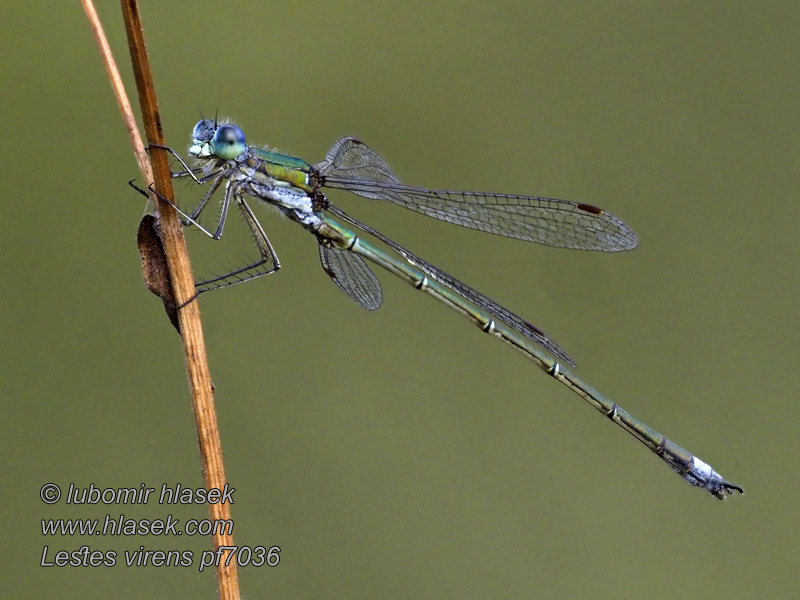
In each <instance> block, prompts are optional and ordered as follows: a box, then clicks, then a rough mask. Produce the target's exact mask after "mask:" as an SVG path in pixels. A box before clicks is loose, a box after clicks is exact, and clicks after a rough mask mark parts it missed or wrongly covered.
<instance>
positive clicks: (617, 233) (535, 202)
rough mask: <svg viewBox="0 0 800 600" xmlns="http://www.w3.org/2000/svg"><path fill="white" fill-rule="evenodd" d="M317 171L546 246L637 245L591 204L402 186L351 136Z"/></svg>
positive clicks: (348, 185)
mask: <svg viewBox="0 0 800 600" xmlns="http://www.w3.org/2000/svg"><path fill="white" fill-rule="evenodd" d="M315 166H316V168H317V169H318V170H319V172H320V175H321V176H322V178H321V185H323V186H327V187H331V188H338V189H344V190H348V191H350V192H353V193H354V194H358V195H359V196H363V197H364V198H371V199H375V200H377V199H380V200H388V201H390V202H394V203H395V204H398V205H400V206H403V207H405V208H408V209H410V210H413V211H415V212H418V213H422V214H424V215H427V216H429V217H432V218H434V219H439V220H440V221H446V222H448V223H454V224H456V225H461V226H462V227H468V228H470V229H477V230H478V231H484V232H487V233H494V234H497V235H502V236H505V237H510V238H515V239H518V240H526V241H529V242H537V243H539V244H545V245H547V246H557V247H561V248H574V249H580V250H602V251H606V252H615V251H620V250H631V249H633V248H635V247H636V245H637V244H638V243H639V240H638V238H637V237H636V234H635V233H634V232H633V230H631V229H630V227H628V226H627V225H626V224H625V223H623V222H622V221H621V220H619V219H618V218H617V217H615V216H614V215H611V214H609V213H607V212H606V211H604V210H603V209H601V208H597V207H596V206H592V205H590V204H580V203H577V202H570V201H569V200H555V199H552V198H539V197H536V196H515V195H511V194H493V193H481V192H455V191H448V190H428V189H424V188H418V187H413V186H408V185H403V184H402V183H400V180H399V179H398V178H397V176H396V175H395V174H394V173H393V172H392V170H391V169H390V168H389V167H388V165H387V164H386V163H385V162H384V161H383V159H382V158H381V157H380V156H378V155H377V154H376V153H375V152H373V151H372V150H370V148H369V147H368V146H366V145H365V144H364V143H363V142H361V141H359V140H357V139H355V138H351V137H345V138H342V139H340V140H339V141H338V142H336V143H335V144H334V145H333V147H332V148H331V149H330V151H329V152H328V155H327V157H326V158H325V160H324V161H322V162H320V163H318V164H317V165H315Z"/></svg>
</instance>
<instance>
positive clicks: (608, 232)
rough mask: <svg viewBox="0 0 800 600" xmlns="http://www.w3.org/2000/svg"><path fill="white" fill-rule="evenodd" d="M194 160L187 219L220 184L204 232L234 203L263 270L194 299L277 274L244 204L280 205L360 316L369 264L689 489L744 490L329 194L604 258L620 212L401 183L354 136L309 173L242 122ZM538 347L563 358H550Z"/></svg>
mask: <svg viewBox="0 0 800 600" xmlns="http://www.w3.org/2000/svg"><path fill="white" fill-rule="evenodd" d="M173 154H174V153H173ZM189 154H190V155H191V156H193V157H194V158H196V159H198V161H199V164H200V165H201V166H202V169H201V177H199V178H198V177H197V176H196V175H195V172H194V171H193V170H192V169H190V168H189V167H188V166H186V164H185V163H184V162H183V160H182V159H180V157H179V156H178V155H177V154H176V156H178V158H179V160H181V162H182V163H183V164H184V166H186V170H185V171H184V172H181V173H177V174H175V176H178V177H183V176H191V177H193V178H194V179H196V180H197V181H199V182H200V183H207V182H211V183H212V185H211V188H210V191H209V192H208V193H207V194H206V196H205V197H204V198H203V200H202V202H201V203H200V205H199V206H198V208H197V209H196V210H195V211H194V212H193V213H192V214H191V215H186V214H184V216H185V217H187V218H188V220H189V222H191V223H192V224H195V225H198V226H199V223H197V222H196V220H195V219H196V218H197V216H198V215H199V213H200V211H202V209H203V208H204V207H205V205H206V203H207V201H208V199H209V198H210V197H211V195H213V193H214V192H215V191H216V190H217V188H219V187H220V186H221V184H222V183H223V182H224V183H225V194H224V198H223V201H222V213H221V217H220V224H219V226H218V228H217V231H216V232H215V233H213V234H212V233H211V232H208V231H206V230H205V229H203V231H206V233H208V234H209V235H211V236H212V237H215V238H218V237H219V236H220V235H221V233H222V227H223V225H224V221H225V215H226V213H227V210H228V207H229V205H230V203H231V202H234V203H235V204H236V205H237V206H238V207H239V208H240V210H241V211H242V214H243V216H244V218H245V222H246V223H247V224H248V226H249V227H250V229H251V233H252V234H253V237H254V239H255V240H256V244H257V246H258V248H259V250H260V251H261V255H262V259H261V261H260V262H259V263H255V264H254V265H250V266H248V267H245V268H244V269H240V270H239V271H237V272H236V273H234V274H233V275H234V276H235V277H234V278H233V279H229V278H230V275H231V274H228V275H226V276H224V277H221V278H216V279H212V280H209V281H207V282H201V283H200V284H198V290H199V291H205V290H206V289H213V288H215V287H220V286H222V285H228V284H230V283H238V282H240V281H246V280H248V279H252V278H254V277H258V276H261V275H264V274H267V273H271V272H273V271H274V270H275V269H277V268H278V266H279V263H278V260H277V257H276V256H275V254H274V251H273V249H272V247H271V245H270V244H269V240H268V239H267V238H266V235H265V234H264V232H263V229H262V228H261V226H260V224H259V223H258V221H257V220H256V219H255V217H254V216H253V213H252V211H250V208H249V206H248V205H247V203H246V198H247V197H254V198H257V199H259V200H261V201H263V202H265V203H267V204H269V205H271V206H273V207H275V208H277V209H278V210H279V211H280V212H282V213H283V214H284V215H286V216H287V217H288V218H289V219H291V220H292V221H295V222H297V223H299V224H300V225H301V226H302V227H304V228H305V229H306V230H308V231H309V232H311V233H312V234H313V235H314V236H315V237H316V238H317V241H318V242H319V250H320V258H321V261H322V265H323V267H324V268H325V270H326V272H327V273H328V274H329V275H330V276H331V278H332V279H333V280H334V282H335V283H336V284H337V285H338V286H339V287H340V288H341V289H342V290H343V291H345V292H346V293H347V294H348V295H350V297H351V298H353V300H355V301H356V302H358V303H359V304H360V305H361V306H363V307H364V308H367V309H369V310H374V309H376V308H378V307H379V306H380V302H381V291H380V284H379V283H378V281H377V279H376V278H375V276H374V274H372V272H371V270H370V269H369V267H368V266H367V264H366V263H365V262H364V260H366V261H369V262H370V263H373V264H376V265H379V266H380V267H382V268H384V269H386V270H387V271H389V272H390V273H393V274H394V275H396V276H398V277H400V278H401V279H403V280H405V281H406V282H408V283H409V284H411V285H413V286H414V287H415V288H416V289H419V290H421V291H424V292H426V293H428V294H430V295H431V296H433V297H434V298H436V299H437V300H439V301H440V302H442V303H444V304H445V305H447V306H449V307H450V308H452V309H453V310H455V311H457V312H459V313H461V314H463V315H465V316H466V317H468V318H470V319H471V320H472V321H473V322H475V323H476V324H477V325H478V326H479V327H480V329H481V330H482V331H484V332H486V333H489V334H492V335H494V336H496V337H499V338H500V339H502V340H503V341H505V342H506V343H508V344H510V345H511V346H513V347H514V348H516V349H517V350H518V351H520V352H521V353H523V354H524V355H525V356H526V357H527V358H528V359H530V360H532V361H533V362H534V363H535V364H537V365H538V366H539V367H540V368H541V369H542V370H544V371H545V372H546V373H547V374H548V375H550V376H551V377H553V378H555V379H556V380H558V381H559V382H560V383H562V384H564V385H565V386H567V387H568V388H569V389H571V390H572V391H573V392H575V393H576V394H578V395H579V396H580V397H581V398H583V399H584V400H586V401H587V402H588V403H589V404H591V405H592V406H594V407H595V408H596V409H597V410H599V411H600V412H602V413H603V414H604V415H605V416H606V417H608V418H609V419H610V420H612V421H613V422H614V423H616V424H617V425H619V426H620V427H622V428H623V429H624V430H626V431H627V432H628V433H630V434H632V435H633V436H634V437H635V438H636V439H638V440H639V441H640V442H642V443H643V444H644V445H645V446H647V447H648V448H649V449H650V450H651V451H653V452H654V453H655V454H656V455H658V456H659V457H660V458H661V459H662V460H664V461H665V462H666V463H667V464H668V465H669V466H670V467H671V468H672V469H673V470H675V471H676V472H677V473H678V474H680V475H681V476H682V477H683V478H684V479H685V480H687V481H688V482H689V483H691V484H692V485H695V486H699V487H702V488H704V489H706V490H707V491H709V492H710V493H711V494H712V495H714V496H715V497H717V498H720V499H722V498H725V496H726V495H729V494H731V493H733V492H734V491H739V492H741V491H742V489H741V488H740V487H738V486H736V485H734V484H731V483H729V482H728V481H726V480H725V479H724V478H723V477H722V476H720V475H719V474H718V473H717V472H716V471H715V470H714V469H713V468H712V467H711V466H710V465H708V464H707V463H705V462H703V461H702V460H700V459H698V458H697V457H696V456H694V455H693V454H692V453H691V452H689V451H688V450H686V449H684V448H682V447H681V446H678V445H677V444H675V443H673V442H671V441H670V440H668V439H667V438H665V437H664V436H663V435H661V434H660V433H658V432H657V431H655V430H653V429H652V428H650V427H649V426H647V425H645V424H644V423H642V422H641V421H639V420H638V419H636V418H635V417H633V416H632V415H631V414H630V413H628V412H627V411H625V410H624V409H622V408H621V407H619V406H618V405H617V404H616V403H614V402H613V401H611V400H610V399H608V398H606V397H605V396H604V395H602V394H601V393H600V392H598V391H597V390H595V389H594V388H592V387H591V386H589V385H588V384H586V383H585V382H583V381H582V380H581V379H579V378H578V377H577V376H576V375H575V374H574V373H572V372H571V371H569V370H568V369H567V368H565V367H564V366H563V364H562V362H567V363H570V364H573V365H574V363H573V362H572V360H571V359H570V358H569V357H568V356H567V355H566V353H564V352H563V350H561V349H560V348H559V347H558V346H557V345H556V344H555V343H554V342H553V341H552V340H551V339H550V338H549V337H548V336H547V335H545V334H544V332H542V331H541V330H540V329H538V328H537V327H535V326H534V325H532V324H531V323H529V322H527V321H526V320H524V319H522V318H521V317H519V316H518V315H516V314H514V313H513V312H511V311H509V310H508V309H506V308H504V307H503V306H501V305H499V304H498V303H496V302H495V301H493V300H492V299H491V298H489V297H487V296H485V295H483V294H481V293H480V292H478V291H477V290H474V289H473V288H471V287H469V286H468V285H466V284H464V283H463V282H461V281H459V280H458V279H456V278H454V277H452V276H451V275H448V274H447V273H445V272H444V271H442V270H441V269H438V268H437V267H434V266H433V265H431V264H430V263H428V262H426V261H424V260H423V259H421V258H419V257H417V256H416V255H414V254H413V253H411V252H410V251H409V250H407V249H406V248H404V247H402V246H400V245H399V244H397V243H396V242H394V241H392V240H391V239H389V238H388V237H386V236H385V235H383V234H382V233H380V232H379V231H377V230H375V229H373V228H371V227H370V226H368V225H366V224H364V223H362V222H360V221H358V220H357V219H355V218H353V217H351V216H350V215H348V214H346V213H345V212H344V211H342V210H341V209H339V208H338V207H336V206H334V205H333V204H331V203H330V202H329V201H328V199H327V197H326V196H325V195H324V194H323V193H322V188H324V187H331V188H339V189H346V190H348V191H350V192H353V193H355V194H358V195H360V196H363V197H365V198H369V199H382V200H388V201H391V202H393V203H395V204H398V205H401V206H404V207H405V208H409V209H411V210H414V211H416V212H420V213H422V214H425V215H427V216H431V217H434V218H436V219H439V220H443V221H447V222H450V223H455V224H458V225H462V226H464V227H469V228H472V229H477V230H480V231H485V232H489V233H495V234H499V235H504V236H506V237H512V238H516V239H521V240H526V241H535V242H539V243H543V244H548V245H554V246H560V247H567V248H579V249H589V250H604V251H618V250H629V249H631V248H633V247H635V246H636V244H637V242H638V240H637V238H636V236H635V234H634V233H633V232H632V231H631V230H630V228H628V227H627V225H625V224H624V223H623V222H622V221H620V220H619V219H617V218H616V217H614V216H613V215H610V214H608V213H607V212H605V211H603V210H602V209H600V208H597V207H594V206H591V205H588V204H579V203H575V202H569V201H564V200H554V199H548V198H538V197H532V196H516V195H508V194H482V193H477V192H452V191H444V190H438V191H437V190H427V189H424V188H417V187H413V186H407V185H404V184H402V183H400V181H399V180H398V179H397V177H396V176H395V175H394V173H392V172H391V170H390V169H389V167H388V166H387V165H386V164H385V163H384V162H383V160H382V159H381V158H380V157H379V156H378V155H377V154H375V153H374V152H373V151H372V150H370V149H369V148H368V147H367V146H365V145H364V144H363V143H362V142H360V141H358V140H355V139H353V138H342V139H341V140H339V141H338V142H337V143H336V144H335V145H334V146H333V147H332V148H331V150H330V151H329V152H328V155H327V157H326V159H325V160H324V161H322V162H320V163H317V164H316V165H312V164H310V163H307V162H305V161H304V160H302V159H300V158H297V157H293V156H288V155H283V154H279V153H276V152H272V151H268V150H261V149H257V148H254V147H252V146H249V145H247V144H246V142H245V137H244V134H243V133H242V131H241V129H239V128H238V127H236V126H235V125H230V124H222V125H220V124H217V123H216V122H214V121H210V120H203V121H200V122H199V123H198V124H197V125H196V126H195V129H194V132H193V144H192V146H191V147H190V149H189ZM332 216H333V217H336V218H337V219H339V220H341V221H343V222H344V223H346V224H347V226H344V225H342V224H341V223H340V222H339V221H337V220H335V219H334V218H332ZM348 226H350V227H352V228H353V229H355V230H361V231H362V232H364V233H366V234H368V235H370V236H372V237H375V238H377V239H378V240H380V241H381V242H383V243H384V244H386V245H388V246H389V247H390V248H391V250H392V251H393V252H394V253H389V252H385V251H383V250H381V249H379V248H378V247H376V246H374V245H372V244H370V243H369V242H368V241H367V240H365V239H363V238H362V237H361V235H360V234H358V233H356V232H354V231H352V230H351V229H349V228H348ZM395 254H396V255H395ZM540 347H541V348H544V349H545V350H547V352H549V353H550V354H552V355H553V356H555V357H556V358H552V357H551V356H548V354H547V353H546V352H544V351H543V350H541V349H540ZM559 359H560V360H561V362H559Z"/></svg>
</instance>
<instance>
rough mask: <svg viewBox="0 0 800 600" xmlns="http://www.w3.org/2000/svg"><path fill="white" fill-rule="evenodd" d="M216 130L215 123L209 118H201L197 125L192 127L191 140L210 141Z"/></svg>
mask: <svg viewBox="0 0 800 600" xmlns="http://www.w3.org/2000/svg"><path fill="white" fill-rule="evenodd" d="M216 130H217V123H216V122H215V121H212V120H211V119H203V120H202V121H198V122H197V125H195V126H194V129H192V140H193V141H194V143H195V144H205V143H207V142H210V141H211V138H212V137H214V132H215V131H216Z"/></svg>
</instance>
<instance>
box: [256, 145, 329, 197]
mask: <svg viewBox="0 0 800 600" xmlns="http://www.w3.org/2000/svg"><path fill="white" fill-rule="evenodd" d="M250 150H251V151H252V155H253V157H254V158H251V159H249V160H258V161H259V164H258V170H259V171H262V172H264V173H265V174H266V175H267V176H269V177H271V178H273V179H277V180H278V181H285V182H286V183H288V184H291V185H293V186H294V187H297V188H300V189H301V190H304V191H306V192H309V193H310V192H312V191H313V189H312V188H311V186H309V184H308V175H309V173H310V172H311V170H312V167H311V165H310V164H308V163H307V162H306V161H304V160H303V159H302V158H298V157H296V156H288V155H286V154H279V153H277V152H272V151H270V150H260V149H258V148H250ZM248 162H249V161H248ZM251 166H254V167H255V165H251Z"/></svg>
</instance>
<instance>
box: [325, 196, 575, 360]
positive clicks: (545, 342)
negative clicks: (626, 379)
mask: <svg viewBox="0 0 800 600" xmlns="http://www.w3.org/2000/svg"><path fill="white" fill-rule="evenodd" d="M328 210H329V211H330V212H331V214H334V215H336V216H337V217H339V218H340V219H342V220H344V221H347V222H348V223H350V224H351V225H353V226H354V227H357V228H359V229H361V230H362V231H365V232H366V233H368V234H370V235H372V236H374V237H376V238H378V239H379V240H381V241H382V242H383V243H385V244H387V245H388V246H389V247H391V248H392V249H393V250H394V251H395V252H397V253H398V254H399V255H400V256H402V257H403V258H404V259H405V260H407V261H408V262H409V264H411V265H413V266H415V267H416V268H418V269H419V270H420V271H422V272H423V273H425V274H426V275H427V276H428V277H430V278H431V279H434V280H435V281H438V282H439V283H441V284H442V285H444V286H446V287H448V288H450V289H451V290H453V292H455V293H457V294H459V295H460V296H461V297H462V298H466V299H467V300H469V301H470V302H472V303H473V304H475V305H476V306H478V307H480V308H482V309H483V310H484V311H486V312H487V313H488V314H490V315H492V316H493V317H494V318H495V319H497V320H498V321H501V322H503V323H505V324H506V325H508V326H509V327H510V328H512V329H513V330H515V331H516V332H517V333H519V334H520V335H522V336H524V337H526V338H527V339H529V340H530V341H532V342H533V343H535V344H538V345H539V346H541V347H542V348H544V349H546V350H547V351H548V352H550V353H551V354H553V355H554V356H557V357H558V358H561V359H562V360H565V361H566V362H568V363H569V364H570V365H572V366H573V367H574V366H576V365H575V361H573V360H572V358H570V356H569V355H568V354H567V353H566V352H564V351H563V350H562V349H561V348H559V346H558V344H556V343H555V342H554V341H553V340H552V339H550V338H549V337H548V336H547V334H546V333H545V332H544V331H542V330H541V329H539V328H538V327H536V326H535V325H533V324H531V323H529V322H528V321H526V320H525V319H523V318H522V317H520V316H519V315H517V314H515V313H513V312H511V311H510V310H508V309H507V308H505V307H504V306H502V305H501V304H499V303H497V302H495V301H494V300H492V299H491V298H489V297H488V296H486V295H484V294H482V293H480V292H479V291H478V290H476V289H474V288H472V287H470V286H468V285H467V284H466V283H464V282H462V281H459V280H458V279H456V278H455V277H453V276H452V275H449V274H447V273H445V272H444V271H442V270H441V269H439V268H438V267H434V266H433V265H432V264H430V263H429V262H427V261H425V260H423V259H421V258H420V257H418V256H416V255H415V254H413V253H412V252H411V251H410V250H407V249H406V248H404V247H403V246H401V245H400V244H398V243H397V242H395V241H393V240H391V239H390V238H388V237H386V236H385V235H383V234H382V233H381V232H380V231H378V230H376V229H373V228H372V227H370V226H369V225H367V224H366V223H362V222H361V221H359V220H358V219H356V218H354V217H351V216H350V215H348V214H347V213H346V212H344V211H343V210H342V209H340V208H338V207H337V206H334V205H333V204H331V205H330V206H328ZM340 252H342V253H344V254H348V255H349V254H350V253H349V252H346V251H341V250H340ZM362 262H363V261H362ZM365 266H366V265H365ZM373 277H374V275H373ZM348 293H349V292H348Z"/></svg>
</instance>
